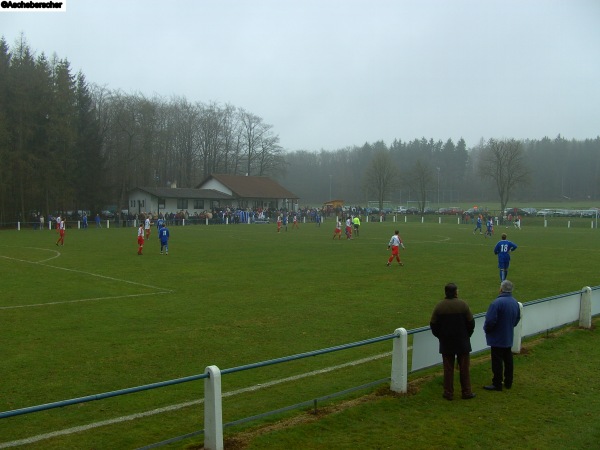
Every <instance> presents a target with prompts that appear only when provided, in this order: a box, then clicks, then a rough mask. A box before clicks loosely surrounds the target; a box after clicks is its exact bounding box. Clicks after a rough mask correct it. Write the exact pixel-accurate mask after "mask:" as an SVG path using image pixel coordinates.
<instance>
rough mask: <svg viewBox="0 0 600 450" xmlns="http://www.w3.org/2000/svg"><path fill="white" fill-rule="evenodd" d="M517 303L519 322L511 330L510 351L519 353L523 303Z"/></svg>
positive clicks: (521, 335) (521, 336)
mask: <svg viewBox="0 0 600 450" xmlns="http://www.w3.org/2000/svg"><path fill="white" fill-rule="evenodd" d="M518 303H519V317H520V320H519V323H518V324H517V326H516V327H515V329H514V331H513V337H514V338H513V346H512V349H511V351H512V352H513V353H521V340H522V338H523V303H521V302H518Z"/></svg>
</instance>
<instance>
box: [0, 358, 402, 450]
mask: <svg viewBox="0 0 600 450" xmlns="http://www.w3.org/2000/svg"><path fill="white" fill-rule="evenodd" d="M391 354H392V353H391V352H387V353H381V354H379V355H375V356H370V357H368V358H362V359H357V360H356V361H350V362H347V363H344V364H340V365H338V366H333V367H327V368H325V369H319V370H315V371H313V372H307V373H303V374H300V375H294V376H292V377H288V378H282V379H279V380H274V381H269V382H267V383H262V384H257V385H255V386H250V387H247V388H242V389H238V390H235V391H230V392H225V393H223V395H222V397H223V398H225V397H233V396H234V395H239V394H244V393H246V392H254V391H258V390H259V389H264V388H267V387H271V386H275V385H278V384H282V383H287V382H288V381H296V380H300V379H302V378H307V377H311V376H315V375H320V374H323V373H327V372H333V371H334V370H338V369H344V368H346V367H352V366H357V365H359V364H364V363H367V362H371V361H374V360H376V359H381V358H385V357H388V356H390V355H391ZM203 403H204V399H200V400H193V401H191V402H185V403H178V404H176V405H171V406H165V407H163V408H157V409H153V410H151V411H146V412H142V413H137V414H131V415H128V416H122V417H116V418H114V419H109V420H103V421H101V422H95V423H90V424H88V425H81V426H78V427H73V428H66V429H64V430H59V431H53V432H51V433H45V434H38V435H37V436H31V437H29V438H25V439H20V440H18V441H11V442H2V443H0V449H2V448H9V447H17V446H19V445H26V444H33V443H35V442H40V441H43V440H46V439H51V438H54V437H58V436H67V435H70V434H75V433H80V432H82V431H88V430H92V429H94V428H99V427H104V426H107V425H113V424H116V423H122V422H127V421H131V420H136V419H141V418H144V417H150V416H154V415H157V414H162V413H166V412H170V411H177V410H179V409H183V408H187V407H190V406H197V405H201V404H203Z"/></svg>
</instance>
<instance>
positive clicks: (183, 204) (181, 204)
mask: <svg viewBox="0 0 600 450" xmlns="http://www.w3.org/2000/svg"><path fill="white" fill-rule="evenodd" d="M187 207H188V199H187V198H178V199H177V209H187Z"/></svg>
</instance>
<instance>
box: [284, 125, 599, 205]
mask: <svg viewBox="0 0 600 450" xmlns="http://www.w3.org/2000/svg"><path fill="white" fill-rule="evenodd" d="M285 160H286V173H285V175H284V176H282V177H281V178H280V180H281V182H282V183H284V184H285V186H286V187H287V188H288V189H290V190H291V191H292V192H294V193H296V194H297V195H299V196H300V197H302V200H303V201H306V202H307V203H310V204H315V203H319V202H320V203H323V202H324V201H328V200H333V199H341V200H344V201H345V203H346V204H357V205H359V204H360V205H366V204H367V202H376V203H379V204H380V205H382V204H383V202H390V203H391V204H393V205H407V204H410V205H416V206H418V207H419V209H421V210H423V209H424V208H425V207H426V206H427V205H432V206H436V207H437V205H439V204H442V205H447V206H449V205H451V204H453V203H464V202H473V203H474V204H478V203H482V202H494V203H496V202H500V204H501V206H502V207H505V206H506V205H508V206H510V202H511V201H513V202H533V203H535V202H548V201H553V202H563V201H568V200H573V201H586V202H589V206H596V207H598V206H600V204H599V200H600V137H595V138H593V139H585V140H575V139H572V140H567V139H565V138H563V137H561V136H560V135H559V136H557V137H556V138H553V139H551V138H548V137H544V138H542V139H539V140H534V139H529V140H522V141H517V140H515V139H495V138H491V139H489V140H483V139H482V140H480V142H478V143H477V144H476V145H474V146H473V147H471V148H467V145H466V142H465V141H464V139H459V141H458V142H457V143H456V144H455V143H454V142H453V140H452V139H448V140H447V141H445V142H443V141H441V140H437V141H436V140H433V139H426V138H421V139H414V140H412V141H401V140H394V141H393V142H392V143H391V144H390V145H389V146H388V145H386V144H385V143H384V142H383V141H378V142H375V143H365V144H364V145H362V146H353V147H348V148H344V149H340V150H336V151H332V152H329V151H325V150H321V151H320V152H307V151H303V150H298V151H293V152H289V153H286V155H285Z"/></svg>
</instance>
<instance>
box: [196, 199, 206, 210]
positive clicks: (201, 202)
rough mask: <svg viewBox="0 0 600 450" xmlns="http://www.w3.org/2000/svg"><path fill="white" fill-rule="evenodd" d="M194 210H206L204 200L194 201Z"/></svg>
mask: <svg viewBox="0 0 600 450" xmlns="http://www.w3.org/2000/svg"><path fill="white" fill-rule="evenodd" d="M194 209H204V200H200V199H199V198H197V199H195V200H194Z"/></svg>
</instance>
